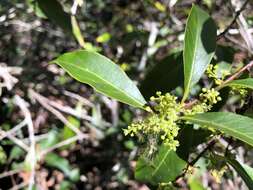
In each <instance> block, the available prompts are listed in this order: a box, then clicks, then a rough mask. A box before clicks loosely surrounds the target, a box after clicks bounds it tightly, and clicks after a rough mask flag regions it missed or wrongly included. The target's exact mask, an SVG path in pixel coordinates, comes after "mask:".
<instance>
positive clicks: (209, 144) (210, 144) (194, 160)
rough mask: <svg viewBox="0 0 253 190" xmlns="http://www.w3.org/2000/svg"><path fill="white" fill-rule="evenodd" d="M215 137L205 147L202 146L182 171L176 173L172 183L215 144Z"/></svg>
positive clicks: (183, 174)
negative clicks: (178, 173)
mask: <svg viewBox="0 0 253 190" xmlns="http://www.w3.org/2000/svg"><path fill="white" fill-rule="evenodd" d="M216 142H217V141H216V139H212V140H211V141H210V142H209V143H208V144H207V146H206V148H204V149H203V150H202V151H201V152H200V153H199V154H198V155H197V157H196V158H195V159H193V160H192V161H191V162H189V163H188V164H187V166H186V168H185V170H184V172H183V173H182V174H180V175H178V176H177V177H176V179H175V180H174V183H176V181H177V180H178V179H179V178H182V177H184V176H185V175H186V173H187V171H188V168H189V167H190V166H194V164H195V163H196V162H197V161H198V160H199V159H200V158H201V157H202V156H203V155H204V154H205V153H206V152H207V151H208V150H210V149H211V148H212V147H213V146H214V145H215V144H216Z"/></svg>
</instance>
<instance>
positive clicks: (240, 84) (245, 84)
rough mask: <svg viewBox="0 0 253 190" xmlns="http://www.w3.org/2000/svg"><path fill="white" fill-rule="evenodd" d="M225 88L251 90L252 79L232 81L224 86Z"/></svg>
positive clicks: (252, 86)
mask: <svg viewBox="0 0 253 190" xmlns="http://www.w3.org/2000/svg"><path fill="white" fill-rule="evenodd" d="M226 86H235V87H243V88H249V89H252V90H253V78H247V79H240V80H234V81H232V82H230V83H228V84H226Z"/></svg>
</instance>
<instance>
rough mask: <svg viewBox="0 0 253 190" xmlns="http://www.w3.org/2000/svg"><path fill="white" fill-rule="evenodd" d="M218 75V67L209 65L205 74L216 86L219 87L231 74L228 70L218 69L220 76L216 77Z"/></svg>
mask: <svg viewBox="0 0 253 190" xmlns="http://www.w3.org/2000/svg"><path fill="white" fill-rule="evenodd" d="M218 73H219V65H218V64H217V65H212V64H209V65H208V67H207V70H206V74H207V76H208V77H209V78H212V79H214V82H215V84H216V85H221V84H222V82H223V80H224V79H225V77H226V76H228V75H230V74H231V73H230V72H229V71H228V70H225V69H220V76H218Z"/></svg>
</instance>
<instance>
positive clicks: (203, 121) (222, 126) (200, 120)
mask: <svg viewBox="0 0 253 190" xmlns="http://www.w3.org/2000/svg"><path fill="white" fill-rule="evenodd" d="M182 119H184V120H188V121H198V122H200V123H201V124H207V123H208V124H210V125H212V126H217V127H220V128H221V130H223V129H224V128H225V127H226V126H225V127H224V125H220V124H217V123H215V124H214V123H213V122H206V120H202V119H196V118H191V117H187V116H186V117H182ZM227 127H229V126H227ZM227 129H228V131H229V130H230V131H231V132H233V133H235V134H239V135H241V136H244V137H246V138H247V139H251V138H250V136H247V135H245V134H244V133H241V132H240V131H239V132H238V131H237V130H234V129H233V128H227ZM218 130H219V129H218ZM225 130H226V129H225ZM237 138H238V139H240V140H242V141H244V142H247V143H249V142H248V141H245V140H244V139H242V138H241V137H237ZM250 141H252V142H250V143H249V144H251V145H252V146H253V139H252V140H250Z"/></svg>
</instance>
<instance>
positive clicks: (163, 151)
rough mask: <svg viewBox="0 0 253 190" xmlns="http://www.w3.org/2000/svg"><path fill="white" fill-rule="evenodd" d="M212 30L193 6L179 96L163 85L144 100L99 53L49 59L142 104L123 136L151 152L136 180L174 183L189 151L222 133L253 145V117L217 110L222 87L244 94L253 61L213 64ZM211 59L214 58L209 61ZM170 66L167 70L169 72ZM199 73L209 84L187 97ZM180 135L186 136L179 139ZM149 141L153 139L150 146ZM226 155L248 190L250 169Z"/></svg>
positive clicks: (103, 88) (138, 169)
mask: <svg viewBox="0 0 253 190" xmlns="http://www.w3.org/2000/svg"><path fill="white" fill-rule="evenodd" d="M216 33H217V31H216V25H215V23H214V21H213V20H212V18H211V17H210V16H209V15H208V14H207V13H206V12H205V11H203V10H202V9H201V8H199V7H198V6H195V5H193V6H192V8H191V10H190V13H189V17H188V19H187V23H186V29H185V38H184V49H183V54H182V56H183V70H179V71H178V72H183V75H184V93H183V95H182V96H179V97H177V96H176V95H175V93H174V92H175V91H167V92H166V91H164V88H163V90H162V91H163V92H160V91H158V92H157V93H156V94H154V95H153V96H152V97H150V99H149V100H148V103H147V101H146V100H145V99H144V97H143V95H142V94H141V92H140V91H139V89H138V88H137V87H136V85H135V83H134V82H132V81H131V79H130V78H129V77H128V76H127V75H126V74H125V73H124V71H123V70H122V69H121V68H120V67H119V66H118V65H117V64H115V63H114V62H113V61H111V60H109V59H108V58H106V57H104V56H103V55H101V54H99V53H96V52H93V51H88V50H77V51H73V52H70V53H65V54H63V55H61V56H59V57H58V58H57V59H55V60H53V61H52V63H56V64H58V65H59V66H61V67H62V68H63V69H64V70H66V71H67V72H68V73H69V75H71V76H72V77H73V78H75V79H76V80H78V81H80V82H82V83H86V84H89V85H90V86H92V87H93V88H94V89H95V90H96V91H98V92H100V93H102V94H104V95H106V96H109V97H111V98H114V99H116V100H118V101H120V102H123V103H125V104H129V105H130V106H134V107H136V108H141V109H143V111H144V112H146V113H147V114H144V115H146V116H145V117H144V118H143V119H142V120H137V121H134V122H133V123H132V124H131V125H129V126H128V127H126V128H125V129H124V134H125V135H128V136H130V137H137V138H138V139H139V141H140V142H142V143H143V142H144V143H145V142H146V143H147V144H148V146H147V147H148V149H149V150H150V151H144V153H143V154H142V155H141V156H140V158H139V159H138V161H137V165H136V171H135V177H136V178H137V179H138V180H140V181H145V182H147V183H149V184H152V185H154V186H159V187H163V186H168V185H173V184H175V180H176V179H178V178H179V177H180V176H184V174H187V172H188V170H189V169H190V167H192V166H193V165H194V164H195V163H196V161H191V162H190V161H189V160H188V159H189V154H190V153H191V151H192V149H193V148H194V146H195V147H196V146H197V145H198V144H201V143H205V141H208V142H209V141H211V142H212V143H211V145H214V144H215V143H213V141H215V142H217V141H218V139H219V137H220V136H224V135H225V136H231V137H233V138H234V139H238V140H240V141H242V142H244V143H247V144H248V145H251V146H253V119H252V118H250V117H246V116H243V115H238V114H235V113H228V112H216V111H218V109H217V108H216V107H220V105H224V104H225V102H226V96H224V89H227V88H230V91H236V90H237V91H239V92H240V93H241V94H243V95H244V97H245V95H246V94H247V93H248V92H249V91H250V90H252V89H253V79H252V78H245V77H244V78H239V77H240V75H241V74H242V73H243V72H245V71H247V69H245V68H249V67H250V66H252V65H253V64H252V63H250V64H247V65H245V66H243V67H242V68H237V69H234V70H233V69H231V68H230V69H224V67H223V66H224V65H220V63H217V62H215V59H214V58H215V49H216ZM212 60H214V62H212V64H211V61H212ZM168 64H169V63H168ZM178 64H181V62H180V63H179V62H175V64H174V65H173V67H177V66H178ZM158 66H159V64H157V67H158ZM173 67H170V68H169V70H170V69H172V70H173ZM158 75H159V73H158ZM203 75H205V76H207V77H208V78H209V85H208V86H207V87H205V88H202V90H201V93H200V94H199V95H198V96H196V97H193V96H190V94H191V91H192V89H193V88H194V86H196V85H197V83H198V82H199V80H200V79H201V77H202V76H203ZM147 76H148V74H147ZM244 76H247V75H244ZM163 78H166V76H163ZM157 81H159V80H157ZM153 82H154V83H155V82H156V81H153ZM172 82H173V81H167V82H166V83H168V84H170V83H172ZM196 126H197V127H201V128H203V129H206V130H204V131H208V134H209V135H207V136H205V138H202V136H201V134H202V132H203V130H200V129H198V130H196ZM210 129H211V130H210ZM184 131H187V133H185V132H184ZM210 132H211V133H212V134H210ZM192 134H197V135H198V134H199V136H198V137H197V138H198V139H194V138H195V137H194V135H192ZM182 136H185V138H181V137H182ZM213 137H214V139H212V138H213ZM190 138H192V139H190ZM151 141H152V142H155V143H153V144H152V145H151V144H150V142H151ZM188 142H189V143H188ZM190 142H191V143H190ZM208 145H209V144H207V146H208ZM151 148H152V150H151ZM209 149H210V147H209ZM151 155H152V156H151ZM227 155H229V154H226V155H225V156H224V157H223V160H224V161H225V163H227V164H228V165H231V166H232V167H234V168H235V170H236V171H238V173H239V174H240V175H241V176H242V178H243V179H244V181H245V182H246V184H247V186H248V187H249V188H251V189H252V184H253V182H252V179H251V177H252V175H250V174H249V170H247V169H245V167H244V165H242V164H240V163H239V162H237V161H236V160H235V159H234V158H232V156H227ZM226 156H227V157H226ZM199 157H201V156H197V157H196V159H198V158H199ZM235 163H236V164H235ZM238 163H239V164H238ZM239 167H240V168H239ZM213 173H215V172H213ZM245 176H246V177H245ZM250 176H251V177H250Z"/></svg>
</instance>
